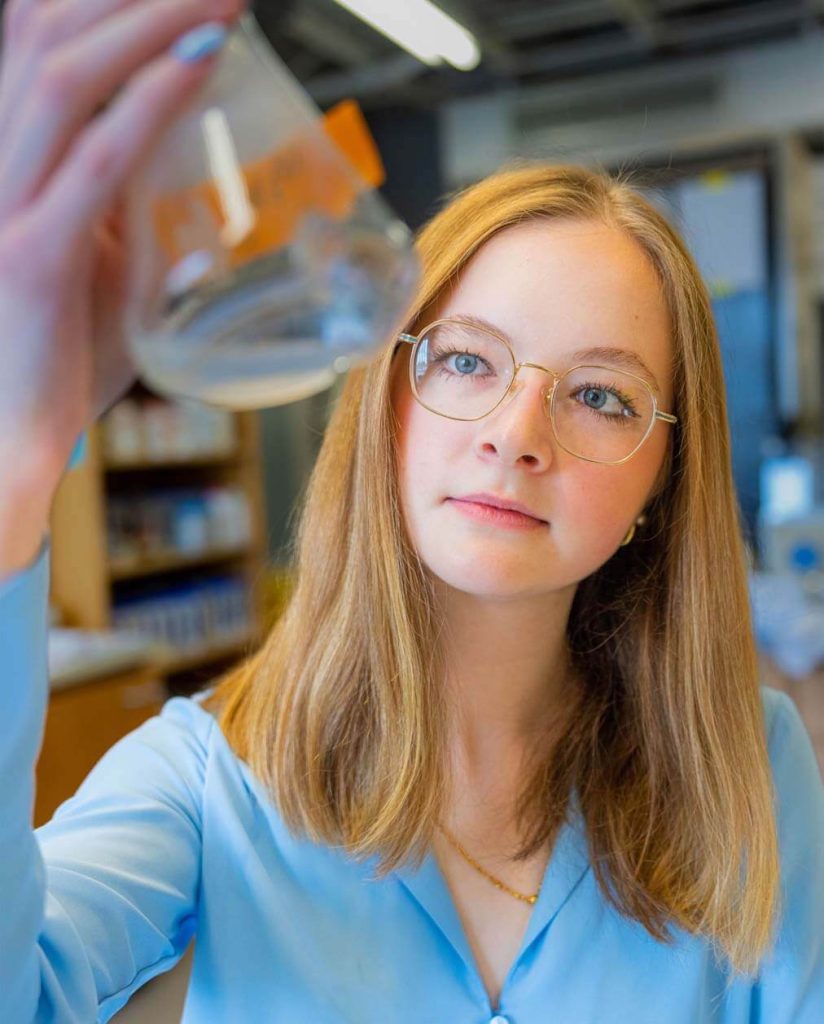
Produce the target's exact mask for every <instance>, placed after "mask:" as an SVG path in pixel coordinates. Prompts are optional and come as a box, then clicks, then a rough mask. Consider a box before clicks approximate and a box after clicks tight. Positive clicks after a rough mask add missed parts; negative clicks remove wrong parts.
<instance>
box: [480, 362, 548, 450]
mask: <svg viewBox="0 0 824 1024" xmlns="http://www.w3.org/2000/svg"><path fill="white" fill-rule="evenodd" d="M525 367H528V368H529V369H532V370H536V371H540V372H539V373H536V372H532V373H528V374H525V373H524V368H525ZM554 387H555V377H554V376H553V375H552V374H551V373H550V371H549V370H545V369H544V368H543V367H541V366H535V367H533V366H532V364H530V363H524V364H522V365H521V366H520V367H519V368H518V372H517V373H516V375H515V379H514V380H513V382H512V385H511V387H510V389H509V392H508V393H507V395H506V397H505V398H504V400H503V402H501V404H500V405H499V406H498V407H497V409H494V410H493V411H492V412H491V413H490V414H489V415H488V416H485V417H484V418H483V419H482V420H479V421H478V423H479V426H480V431H479V434H478V445H479V448H480V450H481V451H482V452H484V453H486V454H487V455H492V454H493V453H497V455H498V456H499V457H500V458H503V459H506V460H507V461H509V462H512V463H515V462H518V461H520V460H523V461H524V462H526V463H527V464H529V465H531V466H533V467H535V468H546V467H547V466H548V465H550V463H551V462H552V459H553V445H554V443H555V439H554V437H553V434H552V425H551V421H550V401H551V399H552V390H553V388H554Z"/></svg>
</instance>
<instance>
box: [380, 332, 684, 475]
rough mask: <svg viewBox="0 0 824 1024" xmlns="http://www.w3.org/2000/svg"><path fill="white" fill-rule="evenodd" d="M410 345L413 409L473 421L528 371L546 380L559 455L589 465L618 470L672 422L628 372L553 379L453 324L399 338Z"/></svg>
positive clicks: (503, 343)
mask: <svg viewBox="0 0 824 1024" xmlns="http://www.w3.org/2000/svg"><path fill="white" fill-rule="evenodd" d="M398 341H399V342H405V343H407V344H409V345H412V346H413V347H412V352H411V354H410V359H409V381H410V384H411V386H412V392H413V394H414V395H415V398H416V399H417V401H418V402H420V404H421V405H422V406H423V407H424V408H425V409H429V410H430V412H434V413H437V414H438V415H439V416H445V417H446V418H447V419H451V420H479V419H482V418H483V417H484V416H488V415H489V413H491V412H492V411H493V410H494V409H497V408H498V406H500V405H501V403H502V402H503V401H504V399H506V398H507V396H511V395H512V394H514V393H515V391H516V390H517V387H516V385H515V378H516V377H517V375H518V373H519V371H520V370H521V369H522V368H523V367H526V366H529V367H532V368H533V369H535V370H541V371H542V372H544V373H548V374H550V376H551V377H552V378H553V382H552V384H551V385H550V386H548V387H547V389H546V391H545V398H546V403H545V406H544V408H545V411H546V412H547V415H548V416H549V419H550V422H551V424H552V432H553V434H554V436H555V440H556V441H557V442H558V444H559V445H560V447H561V448H563V449H564V451H566V452H569V454H570V455H575V456H577V458H579V459H584V460H586V461H587V462H599V463H605V464H607V465H615V466H617V465H620V464H621V463H622V462H626V461H627V460H628V459H631V458H632V456H633V455H635V453H636V452H637V451H638V449H639V448H640V447H641V445H642V444H643V443H644V442H645V441H646V440H647V438H648V437H649V436H650V434H651V433H652V429H653V427H654V426H655V421H656V420H663V421H664V422H665V423H677V422H678V419H677V417H676V416H673V415H672V414H671V413H668V412H661V411H660V410H659V409H658V405H657V401H656V397H655V393H654V391H653V389H652V387H651V386H650V384H649V383H648V382H647V381H646V380H644V379H643V377H639V376H637V375H636V374H634V373H628V372H627V371H626V370H616V369H614V368H612V367H609V366H597V365H594V366H591V365H587V364H581V365H577V366H572V367H570V368H569V369H568V370H566V371H565V372H564V373H556V372H555V370H549V369H547V367H545V366H539V365H538V364H537V363H518V362H516V360H515V353H514V352H513V351H512V347H511V345H510V344H509V342H508V341H507V340H506V339H505V338H503V337H502V336H501V335H498V334H494V333H493V332H491V331H488V330H486V329H484V328H481V327H478V326H477V325H476V324H473V323H469V322H467V321H464V320H461V319H459V318H449V319H444V320H436V321H434V323H431V324H429V326H428V327H425V328H424V329H423V330H422V331H421V332H420V334H418V335H417V336H415V335H413V334H399V335H398Z"/></svg>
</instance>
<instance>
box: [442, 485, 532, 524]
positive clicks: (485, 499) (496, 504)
mask: <svg viewBox="0 0 824 1024" xmlns="http://www.w3.org/2000/svg"><path fill="white" fill-rule="evenodd" d="M452 500H453V501H471V502H474V503H475V504H477V505H490V506H491V507H492V508H502V509H506V510H508V511H510V512H520V513H521V515H524V516H529V517H530V518H531V519H537V520H538V522H539V523H545V522H546V521H547V520H546V519H543V518H542V517H541V516H539V515H538V514H537V513H536V512H533V511H532V509H531V508H528V507H527V506H526V505H522V504H521V503H520V502H519V501H512V500H510V499H509V498H502V497H499V496H498V495H496V494H488V493H486V492H482V493H479V494H462V495H460V496H459V497H455V498H453V499H452Z"/></svg>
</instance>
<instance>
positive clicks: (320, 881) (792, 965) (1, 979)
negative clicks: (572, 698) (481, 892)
mask: <svg viewBox="0 0 824 1024" xmlns="http://www.w3.org/2000/svg"><path fill="white" fill-rule="evenodd" d="M47 557H48V548H47V545H46V543H44V546H43V548H42V550H41V552H40V554H39V556H38V558H37V560H36V562H35V564H34V565H33V566H31V567H30V568H29V569H27V570H26V571H24V572H21V573H18V574H17V575H15V576H13V577H11V578H10V579H7V580H6V581H5V582H4V583H2V584H0V651H2V657H3V664H4V665H5V666H6V667H5V669H4V670H3V679H2V684H1V685H0V779H2V787H0V800H1V801H2V804H1V805H0V1020H2V1021H3V1024H28V1022H31V1021H43V1022H45V1021H50V1022H51V1021H53V1022H58V1021H59V1022H66V1024H68V1022H72V1024H89V1022H90V1021H95V1020H97V1021H106V1020H108V1019H109V1017H111V1015H112V1014H113V1013H115V1011H116V1010H118V1009H119V1008H120V1007H122V1006H123V1004H124V1003H125V1002H126V1001H127V1000H128V999H129V996H130V995H131V994H132V993H133V992H134V991H135V990H136V989H138V988H139V987H140V986H141V985H143V984H144V982H146V981H148V980H149V979H150V978H152V977H153V976H154V975H157V974H160V973H161V972H163V971H167V970H169V969H170V968H171V967H172V966H173V965H174V964H175V963H176V961H177V960H178V959H179V958H180V957H181V955H182V954H183V952H184V950H185V948H186V946H187V944H188V943H189V940H190V939H191V938H192V937H193V936H195V935H196V940H197V941H196V944H195V953H194V962H193V970H192V976H191V982H190V986H189V991H188V996H187V1000H186V1008H185V1014H184V1018H183V1019H184V1021H186V1022H189V1024H192V1022H198V1024H202V1022H210V1024H212V1022H214V1024H217V1022H220V1024H230V1022H237V1024H241V1022H242V1024H252V1022H254V1024H258V1022H270V1021H271V1022H278V1024H280V1022H283V1024H287V1022H288V1024H490V1022H493V1021H494V1022H496V1024H547V1022H550V1021H551V1022H557V1024H708V1022H710V1021H712V1022H719V1024H721V1022H723V1024H822V1021H824V791H822V782H821V776H820V774H819V770H818V767H817V765H816V761H815V758H814V755H813V751H812V746H811V743H810V740H809V737H808V735H807V733H806V732H805V729H804V726H803V725H802V722H801V720H800V717H799V715H798V712H797V710H796V708H795V705H794V704H793V703H792V701H791V700H790V699H789V698H788V697H786V696H785V695H783V694H781V693H779V692H777V691H774V690H770V689H764V690H763V699H764V708H765V714H766V727H767V730H768V737H769V751H770V758H771V762H772V766H773V771H774V778H775V784H776V792H777V807H778V816H779V827H780V841H781V856H782V878H783V889H784V897H785V909H784V913H783V917H782V921H781V926H780V931H779V934H778V938H777V942H776V944H775V947H774V949H773V951H772V953H771V955H770V957H769V958H768V959H767V961H766V962H765V963H764V965H763V968H762V970H761V971H760V973H759V975H758V977H757V978H756V979H754V980H752V979H741V978H739V979H736V980H733V981H732V983H731V984H730V985H729V987H726V983H727V981H728V980H729V979H728V977H727V975H726V974H725V972H724V970H723V968H722V967H721V966H719V964H718V963H716V961H715V960H714V958H713V955H712V952H711V950H710V948H709V946H708V944H707V943H706V942H704V941H702V940H699V939H697V938H693V937H691V936H689V935H687V934H685V933H682V932H676V933H675V936H676V943H675V945H674V946H666V945H663V944H661V943H658V942H656V941H655V940H654V939H652V938H651V937H650V936H649V935H648V934H647V932H645V931H644V929H643V928H642V927H641V926H640V925H638V924H636V923H634V922H632V921H629V920H626V919H625V918H623V917H621V916H620V915H619V914H617V913H616V912H615V911H614V910H613V909H611V908H610V907H609V906H608V905H607V904H606V903H605V901H604V900H603V899H602V897H601V895H600V893H599V891H598V888H597V886H596V883H595V880H594V877H593V873H592V871H591V869H590V866H589V863H588V857H587V845H586V841H585V836H584V832H583V830H582V828H581V824H580V821H579V819H577V818H573V819H572V820H571V821H570V822H569V824H568V825H566V826H565V828H564V830H563V832H562V834H561V836H560V839H559V841H558V843H557V846H556V848H555V851H554V853H553V855H552V858H551V860H550V862H549V864H548V866H547V869H546V875H545V878H544V882H543V885H542V887H541V892H540V896H539V898H538V901H537V903H536V904H535V906H534V907H533V909H532V916H531V919H530V921H529V926H528V928H527V932H526V934H525V936H524V939H523V942H522V944H521V948H520V951H519V952H518V954H517V956H516V958H515V960H514V962H513V964H512V967H511V969H510V971H509V974H508V976H507V978H506V981H505V983H504V986H503V991H502V994H501V999H500V1005H499V1007H496V1008H493V1007H492V1006H491V1005H490V1002H489V999H488V997H487V995H486V993H485V991H484V987H483V984H482V982H481V977H480V975H479V972H478V969H477V967H476V964H475V961H474V959H473V956H472V953H471V951H470V947H469V945H468V943H467V939H466V936H465V934H464V932H463V930H462V927H461V923H460V920H459V918H458V915H457V913H456V910H455V906H454V903H453V901H452V899H451V897H450V894H449V890H448V888H447V886H446V884H445V882H444V878H443V876H442V874H441V872H440V870H439V868H438V865H437V862H436V860H435V859H434V857H433V856H432V855H431V854H430V855H429V856H428V857H427V859H426V860H425V861H424V862H423V864H422V865H421V867H420V869H419V870H412V869H406V870H402V871H400V872H397V873H391V874H390V875H389V876H388V877H386V878H385V879H384V880H383V881H374V880H372V879H371V877H370V876H371V875H372V870H373V869H374V867H375V865H376V863H377V861H370V862H367V863H361V864H358V863H357V862H355V861H353V860H352V859H350V858H348V857H346V856H345V855H344V854H343V853H342V852H340V851H339V850H338V849H335V848H328V847H324V846H319V845H315V844H313V843H311V842H308V841H305V840H299V839H296V838H294V837H292V836H291V835H290V834H289V832H287V830H286V829H285V827H284V825H283V823H282V821H281V819H280V817H279V815H278V813H277V811H276V810H275V808H274V806H273V805H272V803H271V802H270V800H269V799H267V795H266V792H265V791H264V790H263V788H262V787H261V786H260V785H259V783H258V782H257V781H256V780H255V779H254V778H253V776H252V775H251V773H250V772H249V770H248V769H247V767H246V765H245V764H244V763H242V762H241V761H239V760H238V759H237V758H236V757H235V756H234V754H233V753H232V751H231V750H230V748H229V746H228V745H227V743H226V741H225V739H224V737H223V736H222V734H221V732H220V730H219V729H218V728H217V726H216V724H215V722H214V720H213V718H212V717H211V716H210V715H209V714H207V713H206V712H205V711H204V710H203V708H202V707H201V706H200V703H199V701H198V699H183V698H175V699H172V700H170V701H168V702H167V704H166V705H165V706H164V708H163V712H162V714H161V715H159V716H158V717H156V718H153V719H151V720H150V721H149V722H147V723H145V724H144V725H143V726H141V727H140V728H139V729H137V730H136V731H135V732H133V733H131V734H130V735H129V736H127V737H126V738H125V739H123V740H121V741H120V742H119V743H118V744H117V745H116V746H115V747H114V748H112V750H111V751H110V752H109V753H107V754H106V755H105V756H104V758H103V759H102V760H101V761H100V763H99V764H98V765H97V767H96V768H95V769H94V770H93V771H92V773H91V774H90V775H89V777H88V779H87V780H86V781H85V782H84V784H83V785H82V786H81V788H80V790H79V791H78V793H77V794H76V795H75V796H74V797H73V798H72V799H70V800H69V801H68V802H66V803H65V804H64V805H63V806H62V807H61V808H60V810H59V811H58V812H57V813H56V815H55V817H54V819H53V820H52V821H51V822H50V823H49V824H47V825H45V826H44V827H42V828H40V829H38V830H36V831H32V829H31V825H30V823H31V808H32V799H33V778H32V765H33V764H34V763H35V758H36V755H37V751H38V746H39V743H40V740H41V735H42V728H43V721H44V714H45V709H46V701H47V695H48V681H47V661H46V618H47V616H46V609H47V593H48V561H47ZM745 781H746V780H742V782H745Z"/></svg>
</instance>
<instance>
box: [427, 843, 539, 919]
mask: <svg viewBox="0 0 824 1024" xmlns="http://www.w3.org/2000/svg"><path fill="white" fill-rule="evenodd" d="M438 828H439V829H440V830H441V832H443V834H444V835H445V836H446V838H447V839H448V840H449V842H450V843H451V844H452V845H453V846H454V847H455V849H456V850H457V851H458V853H459V854H460V855H461V856H462V857H463V858H464V860H466V861H468V862H469V863H470V864H471V865H472V867H473V868H475V870H476V871H479V872H480V873H481V874H482V875H483V876H484V878H487V879H489V881H490V882H492V884H493V885H494V886H496V887H497V888H498V889H500V890H501V891H502V892H508V893H509V895H510V896H514V897H515V899H516V900H521V901H522V902H523V903H530V904H532V903H535V901H536V900H537V899H538V896H539V895H540V892H541V887H540V886H538V891H537V892H536V893H535V894H534V895H533V896H527V895H525V894H524V893H522V892H516V891H515V890H514V889H510V888H509V886H508V885H505V884H504V883H503V882H502V881H501V880H500V879H499V878H496V877H495V876H494V875H490V873H489V872H488V871H487V870H486V868H482V867H481V865H480V864H479V863H478V862H477V861H476V860H474V859H473V858H472V857H470V856H469V854H468V853H467V852H466V850H465V849H464V848H463V847H462V846H461V844H460V843H459V842H458V840H457V839H456V838H455V837H454V836H453V835H452V834H451V832H449V831H448V830H447V829H446V828H444V826H443V825H438Z"/></svg>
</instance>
